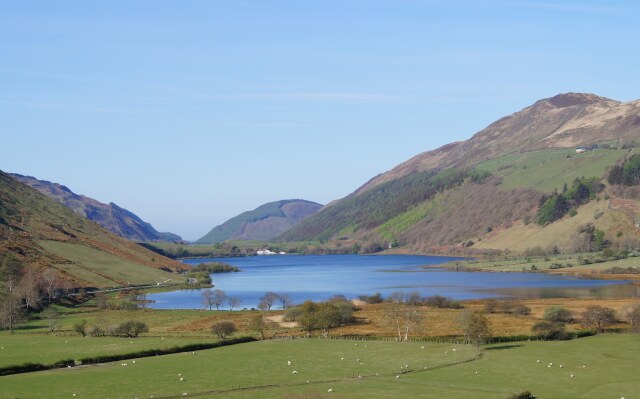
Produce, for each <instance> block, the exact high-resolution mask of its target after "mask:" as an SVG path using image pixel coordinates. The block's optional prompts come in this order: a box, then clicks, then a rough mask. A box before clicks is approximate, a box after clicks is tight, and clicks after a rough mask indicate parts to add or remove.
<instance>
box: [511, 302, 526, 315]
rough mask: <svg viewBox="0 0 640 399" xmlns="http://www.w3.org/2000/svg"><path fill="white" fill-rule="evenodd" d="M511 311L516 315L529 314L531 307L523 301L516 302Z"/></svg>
mask: <svg viewBox="0 0 640 399" xmlns="http://www.w3.org/2000/svg"><path fill="white" fill-rule="evenodd" d="M511 313H512V314H514V315H516V316H528V315H530V314H531V308H529V307H528V306H527V305H525V304H522V303H516V304H515V305H514V306H513V308H512V310H511Z"/></svg>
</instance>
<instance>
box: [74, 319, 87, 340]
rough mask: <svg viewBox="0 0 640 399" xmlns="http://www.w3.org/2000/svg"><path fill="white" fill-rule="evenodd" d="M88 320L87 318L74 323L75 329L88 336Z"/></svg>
mask: <svg viewBox="0 0 640 399" xmlns="http://www.w3.org/2000/svg"><path fill="white" fill-rule="evenodd" d="M87 325H88V323H87V321H86V320H85V319H82V320H80V321H79V322H77V323H75V324H74V325H73V331H75V332H77V333H78V334H80V335H82V336H83V337H86V336H87Z"/></svg>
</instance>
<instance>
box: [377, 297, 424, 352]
mask: <svg viewBox="0 0 640 399" xmlns="http://www.w3.org/2000/svg"><path fill="white" fill-rule="evenodd" d="M412 299H415V295H413V293H408V294H405V293H402V292H394V293H392V294H391V295H389V297H388V298H387V302H388V303H389V304H388V306H387V309H386V310H387V319H388V320H389V321H390V322H391V323H392V324H393V325H394V326H395V329H396V331H397V333H398V341H401V342H402V341H407V340H408V339H409V333H410V332H411V330H413V329H414V328H416V327H417V326H418V325H419V324H420V323H421V322H422V320H423V319H424V316H423V315H422V313H421V312H420V310H419V308H418V304H419V303H418V302H417V301H415V300H412Z"/></svg>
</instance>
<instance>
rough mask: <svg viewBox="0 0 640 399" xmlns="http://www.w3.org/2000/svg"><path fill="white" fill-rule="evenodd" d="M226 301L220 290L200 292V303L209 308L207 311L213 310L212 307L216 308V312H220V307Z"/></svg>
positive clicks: (225, 295) (224, 294) (225, 296)
mask: <svg viewBox="0 0 640 399" xmlns="http://www.w3.org/2000/svg"><path fill="white" fill-rule="evenodd" d="M226 299H227V294H226V293H225V292H224V291H222V290H213V291H212V290H210V289H206V290H204V291H202V302H203V303H204V305H205V306H209V310H213V307H214V306H215V307H216V310H220V306H222V304H223V303H224V301H225V300H226Z"/></svg>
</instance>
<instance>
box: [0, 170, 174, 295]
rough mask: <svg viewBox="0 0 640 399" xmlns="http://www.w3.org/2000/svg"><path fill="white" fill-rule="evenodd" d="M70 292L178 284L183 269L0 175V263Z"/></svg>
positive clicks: (32, 189)
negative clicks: (11, 263)
mask: <svg viewBox="0 0 640 399" xmlns="http://www.w3.org/2000/svg"><path fill="white" fill-rule="evenodd" d="M7 257H11V258H14V259H16V260H17V261H18V262H19V263H20V264H22V265H24V267H26V268H28V269H32V270H34V271H35V272H36V275H37V276H42V275H43V273H45V272H47V273H49V274H50V275H54V276H56V279H57V281H58V282H59V283H60V284H62V283H64V284H65V285H67V286H68V285H71V286H75V287H87V286H88V287H113V286H123V285H128V284H132V285H137V284H154V283H156V282H160V281H169V280H173V281H178V280H181V278H180V277H178V276H176V274H175V273H174V272H176V271H178V270H182V269H183V268H184V266H183V265H182V264H181V263H179V262H176V261H174V260H171V259H168V258H165V257H162V256H159V255H158V254H156V253H154V252H152V251H149V250H147V249H145V248H143V247H141V246H139V245H137V244H135V243H133V242H131V241H128V240H126V239H124V238H122V237H119V236H116V235H115V234H113V233H111V232H109V231H107V230H105V229H103V228H102V227H100V226H99V225H98V224H96V223H94V222H92V221H90V220H88V219H86V218H85V217H83V216H80V215H78V214H77V213H75V212H73V211H71V210H70V209H69V208H67V207H65V206H64V205H62V204H60V203H58V202H57V201H54V200H52V199H51V198H49V197H47V196H45V195H44V194H42V193H40V192H39V191H37V190H35V189H34V188H31V187H29V186H27V185H25V184H22V183H20V182H19V181H18V180H16V179H14V178H13V177H11V176H9V175H8V174H6V173H4V172H2V171H0V258H3V259H6V258H7Z"/></svg>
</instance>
